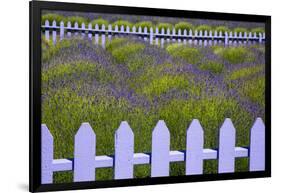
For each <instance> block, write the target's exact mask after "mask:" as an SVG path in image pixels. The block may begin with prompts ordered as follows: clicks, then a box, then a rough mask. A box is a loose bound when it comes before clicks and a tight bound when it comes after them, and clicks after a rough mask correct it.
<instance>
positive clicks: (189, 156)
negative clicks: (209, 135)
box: [185, 119, 204, 175]
mask: <svg viewBox="0 0 281 193" xmlns="http://www.w3.org/2000/svg"><path fill="white" fill-rule="evenodd" d="M203 145H204V132H203V128H202V126H201V125H200V123H199V121H198V120H197V119H194V120H193V121H192V122H191V124H190V126H189V128H188V129H187V131H186V153H185V160H186V161H185V174H186V175H193V174H202V173H203Z"/></svg>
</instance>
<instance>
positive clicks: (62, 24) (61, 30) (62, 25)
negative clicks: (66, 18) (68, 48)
mask: <svg viewBox="0 0 281 193" xmlns="http://www.w3.org/2000/svg"><path fill="white" fill-rule="evenodd" d="M63 38H64V22H63V21H61V22H60V40H62V39H63Z"/></svg>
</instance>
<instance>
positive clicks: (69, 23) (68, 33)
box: [66, 21, 71, 38]
mask: <svg viewBox="0 0 281 193" xmlns="http://www.w3.org/2000/svg"><path fill="white" fill-rule="evenodd" d="M70 28H71V22H70V21H68V22H67V33H66V34H67V38H70V37H71V31H70Z"/></svg>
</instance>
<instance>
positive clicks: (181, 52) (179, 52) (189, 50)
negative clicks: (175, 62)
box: [166, 44, 202, 64]
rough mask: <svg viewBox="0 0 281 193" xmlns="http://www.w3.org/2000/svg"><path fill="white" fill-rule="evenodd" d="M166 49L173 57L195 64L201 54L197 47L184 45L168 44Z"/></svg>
mask: <svg viewBox="0 0 281 193" xmlns="http://www.w3.org/2000/svg"><path fill="white" fill-rule="evenodd" d="M166 50H167V52H168V53H169V54H170V55H172V56H173V57H177V58H181V59H183V60H185V61H186V62H188V63H190V64H197V63H198V62H199V61H200V57H201V56H202V55H201V53H200V51H199V50H198V49H197V48H195V47H188V46H185V45H179V44H170V45H168V46H167V47H166Z"/></svg>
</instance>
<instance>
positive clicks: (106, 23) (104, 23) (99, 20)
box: [90, 18, 109, 29]
mask: <svg viewBox="0 0 281 193" xmlns="http://www.w3.org/2000/svg"><path fill="white" fill-rule="evenodd" d="M90 23H91V24H92V28H95V26H96V24H98V26H99V28H100V29H101V27H102V25H104V26H105V29H107V27H108V25H109V22H108V21H107V20H105V19H102V18H99V19H95V20H93V21H91V22H90Z"/></svg>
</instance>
